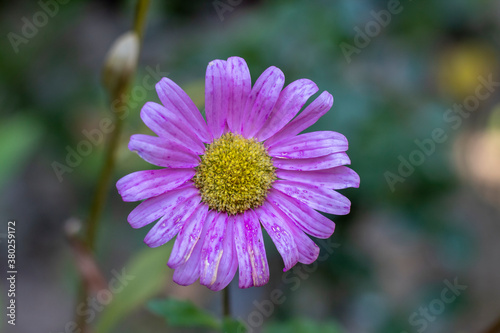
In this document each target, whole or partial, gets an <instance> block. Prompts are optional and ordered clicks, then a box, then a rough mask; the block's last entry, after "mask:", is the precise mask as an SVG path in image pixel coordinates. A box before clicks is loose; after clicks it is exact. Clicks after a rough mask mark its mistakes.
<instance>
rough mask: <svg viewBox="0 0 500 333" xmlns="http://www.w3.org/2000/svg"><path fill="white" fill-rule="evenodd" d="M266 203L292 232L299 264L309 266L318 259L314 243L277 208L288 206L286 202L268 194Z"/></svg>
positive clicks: (317, 249) (316, 247) (317, 251)
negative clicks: (278, 214) (283, 205)
mask: <svg viewBox="0 0 500 333" xmlns="http://www.w3.org/2000/svg"><path fill="white" fill-rule="evenodd" d="M267 202H269V204H270V205H271V206H273V207H274V209H275V210H276V211H277V212H278V213H280V215H281V218H282V219H283V221H284V222H285V223H286V225H287V226H288V228H289V229H290V231H291V232H292V234H293V239H294V242H295V244H296V246H297V251H298V255H299V258H298V259H299V262H301V263H303V264H306V265H309V264H312V263H313V262H315V261H316V259H318V255H319V247H318V245H316V243H314V242H313V241H312V239H310V238H309V237H308V236H307V235H306V234H305V233H304V231H302V230H301V229H300V228H299V227H298V226H297V225H296V224H295V222H293V220H292V219H290V217H288V215H287V214H286V213H285V212H284V211H283V210H282V209H280V208H279V206H281V205H282V204H286V205H288V202H286V201H283V200H280V199H279V198H276V195H274V194H273V193H270V194H269V196H268V199H267Z"/></svg>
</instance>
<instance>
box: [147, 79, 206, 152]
mask: <svg viewBox="0 0 500 333" xmlns="http://www.w3.org/2000/svg"><path fill="white" fill-rule="evenodd" d="M156 92H157V93H158V97H159V98H160V101H161V102H162V104H163V105H164V106H165V107H166V108H168V109H171V110H176V111H177V112H179V113H180V114H181V115H182V116H183V117H184V119H185V120H186V123H187V124H189V126H190V127H191V128H192V131H193V133H195V134H196V135H197V136H198V138H199V139H200V140H201V141H203V142H205V143H210V142H212V136H211V134H210V131H209V130H208V126H207V124H206V122H205V119H203V116H202V115H201V112H200V111H199V110H198V108H197V107H196V105H195V104H194V103H193V101H192V100H191V98H189V96H188V95H187V94H186V93H185V92H184V90H182V89H181V87H179V86H178V85H177V84H176V83H175V82H174V81H172V80H170V79H169V78H163V79H161V80H160V82H158V83H157V84H156Z"/></svg>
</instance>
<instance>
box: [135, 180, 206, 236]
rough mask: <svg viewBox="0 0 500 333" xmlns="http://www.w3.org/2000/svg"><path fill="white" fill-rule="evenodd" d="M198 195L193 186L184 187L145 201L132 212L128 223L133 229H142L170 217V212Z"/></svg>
mask: <svg viewBox="0 0 500 333" xmlns="http://www.w3.org/2000/svg"><path fill="white" fill-rule="evenodd" d="M197 194H198V189H197V188H196V187H194V186H193V185H192V184H189V183H188V184H186V185H182V186H181V187H179V188H177V189H175V190H171V191H168V192H167V193H165V194H162V195H159V196H157V197H154V198H150V199H147V200H144V201H143V202H141V203H140V204H139V205H138V206H137V207H135V208H134V210H132V211H131V212H130V214H129V215H128V218H127V221H128V222H129V223H130V225H131V226H132V228H142V227H144V226H145V225H148V224H149V223H151V222H153V221H156V220H157V219H159V218H160V217H162V216H164V215H166V214H167V215H168V214H169V212H170V211H172V210H174V209H175V208H176V207H177V206H178V205H180V204H181V203H183V202H184V201H185V200H186V199H188V198H191V197H193V196H195V195H197Z"/></svg>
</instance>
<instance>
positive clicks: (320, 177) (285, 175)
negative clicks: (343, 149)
mask: <svg viewBox="0 0 500 333" xmlns="http://www.w3.org/2000/svg"><path fill="white" fill-rule="evenodd" d="M276 176H277V177H278V178H280V179H286V180H292V181H296V182H300V183H305V184H311V185H316V186H321V187H325V188H329V189H333V190H340V189H343V188H347V187H359V176H358V174H357V173H356V172H354V171H353V170H351V169H349V168H348V167H345V166H339V167H336V168H331V169H326V170H317V171H293V170H281V169H277V170H276Z"/></svg>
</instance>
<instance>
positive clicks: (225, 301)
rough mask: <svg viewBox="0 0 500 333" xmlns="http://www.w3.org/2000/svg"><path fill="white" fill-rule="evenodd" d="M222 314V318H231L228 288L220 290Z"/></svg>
mask: <svg viewBox="0 0 500 333" xmlns="http://www.w3.org/2000/svg"><path fill="white" fill-rule="evenodd" d="M222 313H223V315H224V318H230V317H231V301H230V293H229V286H227V287H226V288H224V289H222Z"/></svg>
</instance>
